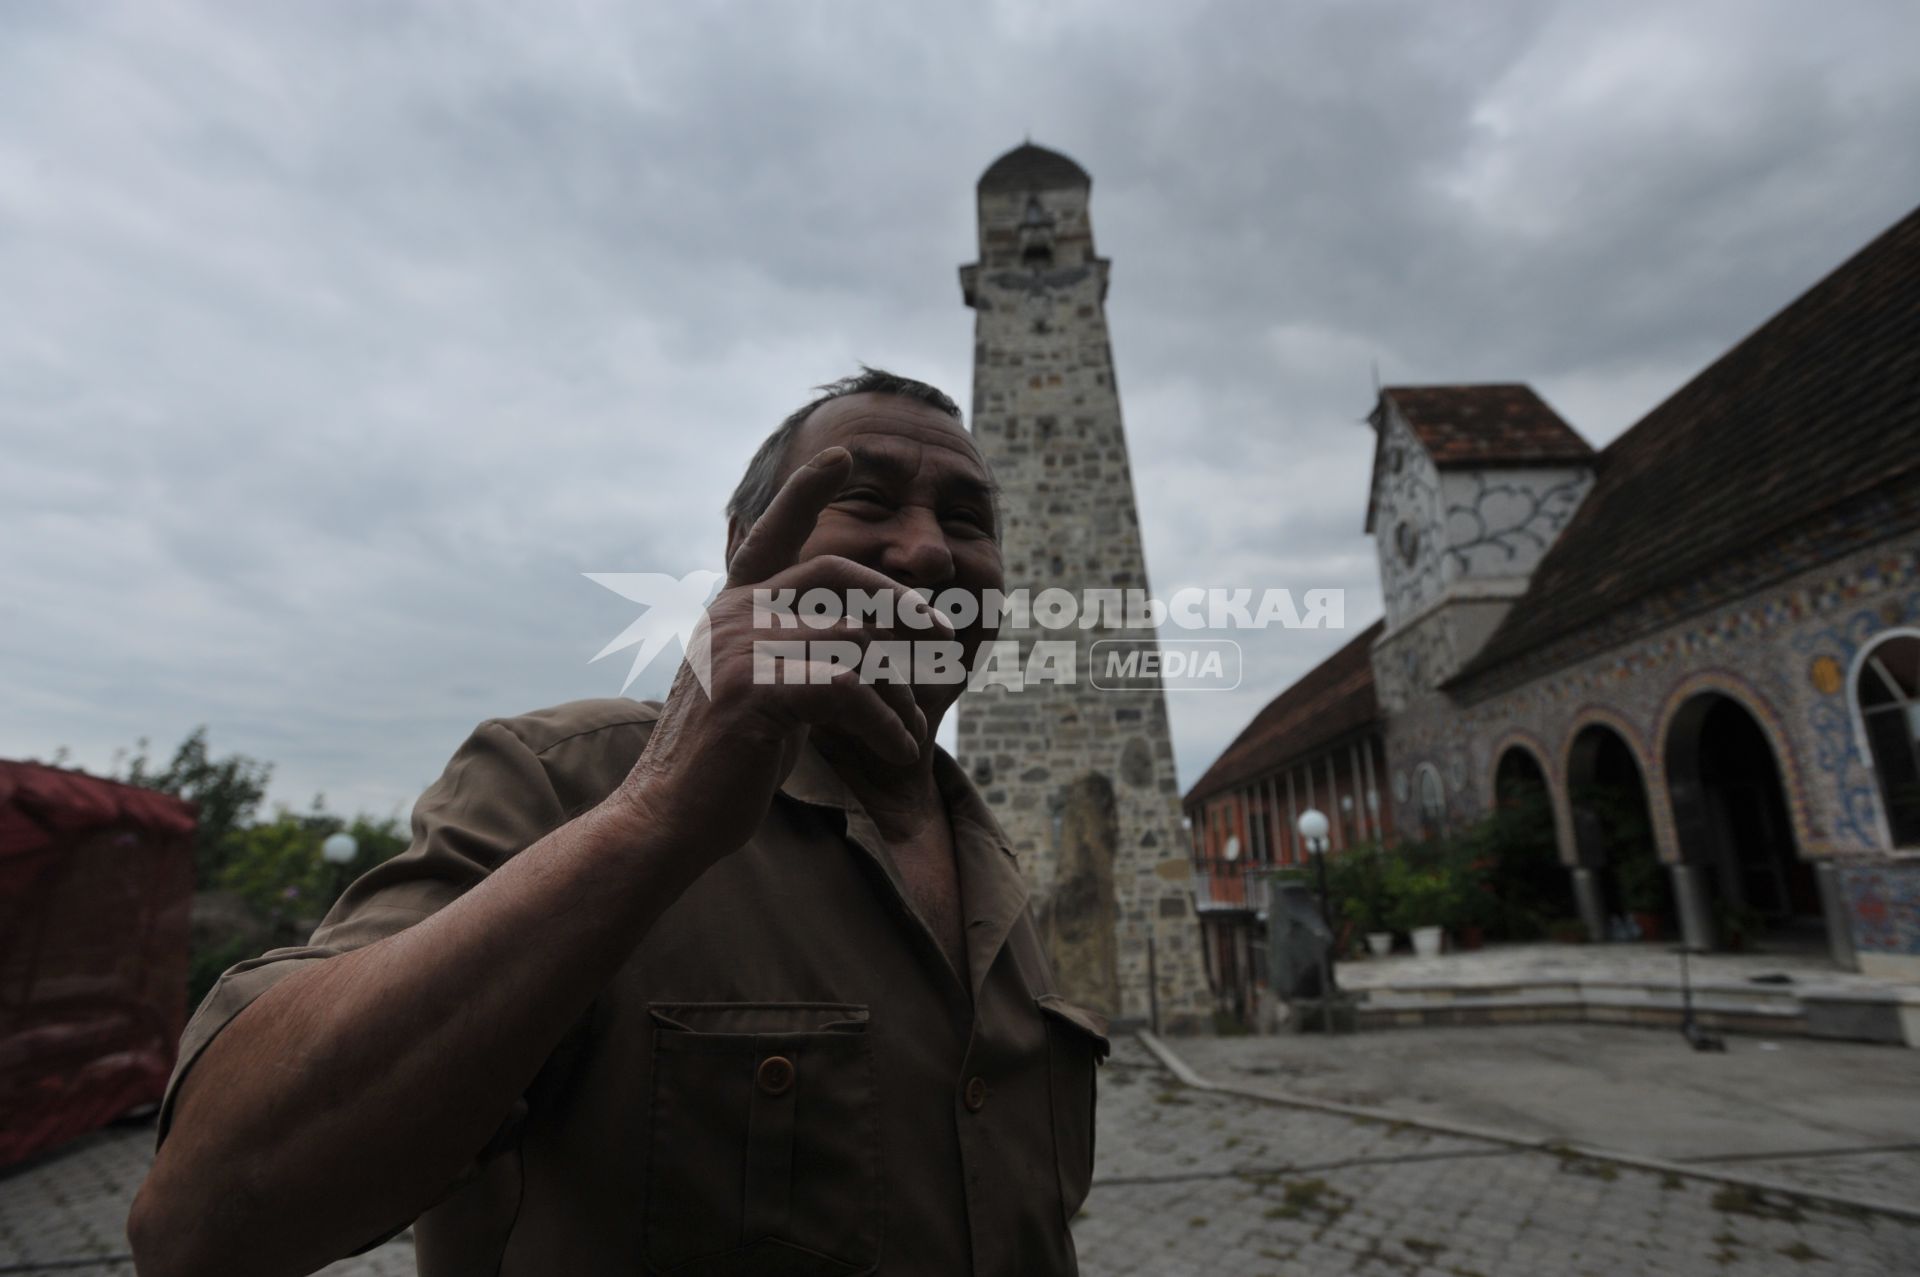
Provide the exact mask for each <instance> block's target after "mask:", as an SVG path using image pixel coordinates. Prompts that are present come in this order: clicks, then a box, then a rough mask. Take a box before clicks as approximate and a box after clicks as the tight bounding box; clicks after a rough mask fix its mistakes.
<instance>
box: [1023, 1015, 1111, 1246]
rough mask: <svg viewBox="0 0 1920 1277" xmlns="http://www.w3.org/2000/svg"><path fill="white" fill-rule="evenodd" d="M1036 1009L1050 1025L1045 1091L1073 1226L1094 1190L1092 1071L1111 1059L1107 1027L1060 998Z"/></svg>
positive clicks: (1063, 1204)
mask: <svg viewBox="0 0 1920 1277" xmlns="http://www.w3.org/2000/svg"><path fill="white" fill-rule="evenodd" d="M1035 1003H1036V1005H1037V1006H1038V1007H1039V1008H1040V1012H1041V1018H1042V1019H1043V1020H1045V1021H1046V1025H1047V1085H1048V1088H1049V1090H1050V1092H1051V1097H1050V1098H1051V1102H1052V1109H1053V1155H1054V1162H1055V1165H1056V1168H1057V1169H1058V1172H1059V1176H1060V1208H1061V1211H1062V1214H1063V1215H1064V1216H1065V1218H1066V1219H1068V1220H1071V1219H1072V1218H1073V1217H1074V1215H1075V1214H1076V1213H1078V1211H1079V1210H1080V1206H1081V1204H1082V1203H1083V1202H1085V1201H1086V1200H1087V1192H1088V1190H1090V1189H1091V1188H1092V1186H1093V1151H1094V1134H1093V1120H1094V1100H1095V1082H1094V1070H1095V1068H1096V1067H1098V1065H1099V1063H1100V1062H1101V1061H1102V1060H1105V1059H1106V1058H1107V1051H1108V1049H1109V1044H1108V1042H1107V1034H1106V1029H1107V1022H1106V1020H1105V1018H1104V1017H1102V1016H1099V1015H1096V1014H1095V1013H1093V1012H1092V1011H1088V1010H1087V1009H1086V1008H1084V1007H1078V1006H1075V1005H1074V1004H1073V1003H1071V1002H1068V1001H1067V1000H1066V999H1065V998H1063V997H1061V996H1060V995H1059V994H1057V993H1047V994H1042V995H1041V996H1040V997H1039V998H1036V999H1035Z"/></svg>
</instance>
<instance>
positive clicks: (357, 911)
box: [156, 720, 569, 1149]
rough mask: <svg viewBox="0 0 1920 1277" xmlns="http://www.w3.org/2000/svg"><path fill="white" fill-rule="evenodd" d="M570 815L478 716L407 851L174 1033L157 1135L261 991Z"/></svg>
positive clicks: (234, 975)
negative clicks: (198, 1069) (299, 940)
mask: <svg viewBox="0 0 1920 1277" xmlns="http://www.w3.org/2000/svg"><path fill="white" fill-rule="evenodd" d="M568 815H569V813H567V812H566V811H564V810H563V809H562V807H561V804H560V801H559V799H558V798H556V796H555V794H554V786H553V784H552V782H551V780H550V779H549V777H548V775H547V771H546V769H545V767H544V766H543V765H542V763H541V760H540V758H539V757H538V756H537V755H536V754H535V753H534V751H533V750H532V749H530V748H529V747H528V746H527V744H526V743H525V742H524V741H522V740H521V738H520V737H519V736H518V735H516V734H515V733H514V732H513V731H512V730H511V729H510V728H509V727H507V726H506V725H505V724H503V723H501V722H500V721H498V720H489V721H488V722H485V723H482V724H481V725H480V726H479V727H478V728H477V729H475V731H474V733H473V734H472V735H471V736H469V737H468V738H467V740H466V743H464V744H463V745H461V747H460V749H459V750H458V751H457V752H456V753H455V754H454V756H453V758H452V760H451V761H450V762H449V763H448V764H447V769H446V771H445V772H444V773H443V774H442V775H441V776H440V779H438V780H437V781H435V782H434V783H433V784H432V785H431V786H429V787H428V789H427V790H426V792H425V793H423V794H422V795H421V796H420V800H419V801H418V802H417V803H416V804H414V809H413V820H412V841H411V843H410V844H409V846H408V848H407V850H406V851H404V852H402V853H401V854H400V855H398V856H395V857H394V858H393V859H391V860H389V861H387V862H385V863H384V864H380V865H377V866H375V867H374V868H373V869H370V870H368V871H367V873H366V874H364V875H362V876H361V877H360V878H358V879H357V880H355V881H354V882H353V884H352V885H351V886H349V887H348V888H347V890H346V892H345V893H344V894H342V895H341V897H340V899H339V900H338V901H337V902H335V904H334V906H333V908H332V909H331V910H330V911H328V913H327V916H326V917H325V918H324V919H323V920H322V921H321V923H320V926H319V927H318V929H316V930H315V931H314V933H313V937H312V938H311V939H310V940H309V941H308V942H307V943H306V944H304V945H299V946H295V947H292V948H285V949H275V950H272V951H271V952H268V953H265V954H262V955H261V956H259V957H257V958H250V959H248V960H247V961H245V962H241V963H238V964H236V965H235V966H234V967H232V968H231V969H230V970H228V971H227V972H226V973H225V974H224V975H222V976H221V977H220V979H219V981H218V982H217V983H216V984H215V985H214V986H213V988H212V990H211V991H210V992H209V993H208V994H207V997H206V1000H205V1001H203V1002H202V1003H201V1004H200V1007H199V1009H198V1010H196V1011H195V1012H194V1014H193V1018H192V1019H191V1020H189V1021H188V1022H187V1027H186V1031H185V1033H183V1034H182V1035H181V1038H180V1053H179V1056H178V1059H177V1060H176V1062H175V1064H174V1069H173V1076H172V1077H171V1078H169V1079H168V1080H167V1089H166V1094H165V1095H164V1096H163V1097H162V1099H161V1101H160V1115H159V1121H158V1134H157V1141H156V1142H158V1141H164V1140H165V1139H166V1137H167V1132H168V1130H169V1129H170V1127H171V1125H172V1122H173V1113H174V1106H175V1102H176V1097H177V1095H178V1093H179V1090H180V1085H181V1082H182V1081H183V1079H184V1078H185V1077H186V1076H187V1073H188V1071H189V1070H191V1069H192V1067H193V1065H194V1062H195V1061H196V1060H198V1059H199V1057H200V1054H201V1052H203V1051H205V1050H206V1047H207V1044H208V1043H209V1042H211V1041H212V1040H213V1039H214V1037H215V1036H216V1035H217V1034H219V1033H220V1031H221V1030H222V1029H224V1028H226V1027H227V1025H229V1024H231V1023H232V1022H233V1020H234V1019H235V1018H236V1017H237V1016H239V1015H240V1013H241V1012H243V1011H245V1010H246V1009H247V1008H248V1007H249V1006H251V1005H252V1004H253V1002H254V1001H255V1000H256V999H257V998H259V997H260V995H261V994H263V993H265V992H266V991H267V990H268V989H271V988H272V987H273V986H274V985H276V984H278V983H279V982H280V981H282V980H284V979H286V978H287V977H288V976H290V975H292V974H293V973H294V972H295V971H298V970H300V969H301V968H302V967H304V966H307V965H308V964H310V963H314V962H324V961H326V960H327V959H328V958H333V957H338V956H339V955H341V954H343V953H350V952H352V951H353V950H355V949H359V948H363V947H365V946H367V945H370V944H373V943H374V942H376V941H378V940H384V939H385V938H386V937H388V936H390V935H393V934H395V933H397V932H399V931H402V930H405V929H406V928H407V927H410V926H412V925H413V924H414V923H416V922H419V921H420V920H421V919H423V918H426V917H428V916H429V915H431V914H432V913H434V912H435V911H436V910H438V909H442V908H444V907H445V906H446V905H448V904H449V903H451V902H452V901H454V900H456V899H458V898H459V896H460V895H461V893H463V892H465V891H467V890H468V889H469V888H471V887H472V886H474V884H476V883H478V882H480V881H481V880H482V879H484V878H485V877H486V876H487V875H488V874H489V873H491V872H493V871H494V870H495V869H497V868H499V867H500V866H501V865H502V864H505V863H506V861H507V860H508V859H509V858H511V857H512V856H514V855H515V854H517V853H519V852H521V851H523V850H525V849H526V848H527V847H529V846H531V845H533V844H534V843H536V842H538V841H539V840H540V839H541V838H543V837H545V836H546V835H547V834H548V833H550V832H552V831H553V830H554V829H556V828H558V827H559V826H560V825H562V824H564V823H565V822H566V820H567V819H568ZM501 1142H502V1141H501V1140H500V1139H498V1138H497V1139H496V1140H495V1142H494V1145H489V1148H490V1149H491V1148H493V1147H494V1146H495V1145H498V1144H500V1143H501Z"/></svg>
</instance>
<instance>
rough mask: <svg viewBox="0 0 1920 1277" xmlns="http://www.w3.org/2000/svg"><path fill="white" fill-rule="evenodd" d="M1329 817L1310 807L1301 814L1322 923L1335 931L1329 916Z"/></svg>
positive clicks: (1301, 834) (1303, 837) (1303, 833)
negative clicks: (1311, 858)
mask: <svg viewBox="0 0 1920 1277" xmlns="http://www.w3.org/2000/svg"><path fill="white" fill-rule="evenodd" d="M1327 829H1328V825H1327V817H1326V813H1324V812H1322V811H1321V810H1320V809H1319V808H1318V807H1309V808H1307V809H1306V810H1305V811H1303V812H1301V813H1300V837H1301V839H1302V840H1303V841H1304V842H1305V843H1306V844H1307V854H1308V855H1309V856H1312V857H1313V866H1314V877H1315V880H1316V882H1317V884H1318V886H1319V889H1320V921H1322V922H1324V923H1326V924H1327V929H1328V930H1329V931H1331V930H1332V929H1333V920H1332V919H1331V918H1329V917H1328V916H1327Z"/></svg>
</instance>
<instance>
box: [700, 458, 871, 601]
mask: <svg viewBox="0 0 1920 1277" xmlns="http://www.w3.org/2000/svg"><path fill="white" fill-rule="evenodd" d="M852 464H853V456H852V454H850V453H849V452H848V451H847V450H846V449H845V448H827V449H824V450H823V451H821V452H820V453H819V454H818V455H816V456H815V457H814V458H813V459H812V460H811V461H809V462H807V464H805V465H803V466H801V467H799V468H798V469H796V470H795V471H794V472H793V473H792V474H790V475H788V476H787V481H786V482H785V483H783V484H781V485H780V491H778V492H776V493H774V494H773V501H772V502H771V503H770V504H769V505H768V506H767V509H766V512H765V513H763V514H762V515H761V516H760V517H759V518H758V519H755V520H754V522H753V527H751V528H749V529H748V530H747V535H746V539H745V540H743V541H741V543H740V548H739V549H738V550H735V551H734V554H733V561H732V562H731V563H729V564H728V565H727V584H728V585H729V586H739V585H757V584H759V583H760V582H762V581H764V580H766V579H767V578H768V577H770V576H772V575H773V574H774V573H775V572H778V571H780V569H782V568H788V567H792V566H793V565H794V564H795V563H796V562H798V561H799V559H800V547H801V546H803V545H805V544H806V543H807V538H808V537H809V536H811V535H812V534H813V525H814V524H815V523H816V522H818V520H819V518H820V512H821V511H822V510H824V509H826V508H827V506H828V505H830V504H831V503H832V501H833V498H834V496H835V495H836V494H837V493H838V492H839V491H840V485H841V484H842V483H844V482H846V478H847V470H848V468H849V467H850V466H851V465H852Z"/></svg>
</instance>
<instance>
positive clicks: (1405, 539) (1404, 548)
mask: <svg viewBox="0 0 1920 1277" xmlns="http://www.w3.org/2000/svg"><path fill="white" fill-rule="evenodd" d="M1393 546H1394V549H1396V550H1398V551H1400V561H1401V562H1402V563H1405V564H1406V565H1407V566H1408V567H1411V566H1413V561H1414V560H1415V559H1417V558H1419V557H1420V530H1419V529H1418V528H1416V527H1414V526H1413V525H1412V524H1411V523H1402V524H1400V526H1399V527H1397V528H1395V529H1394V530H1393Z"/></svg>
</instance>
